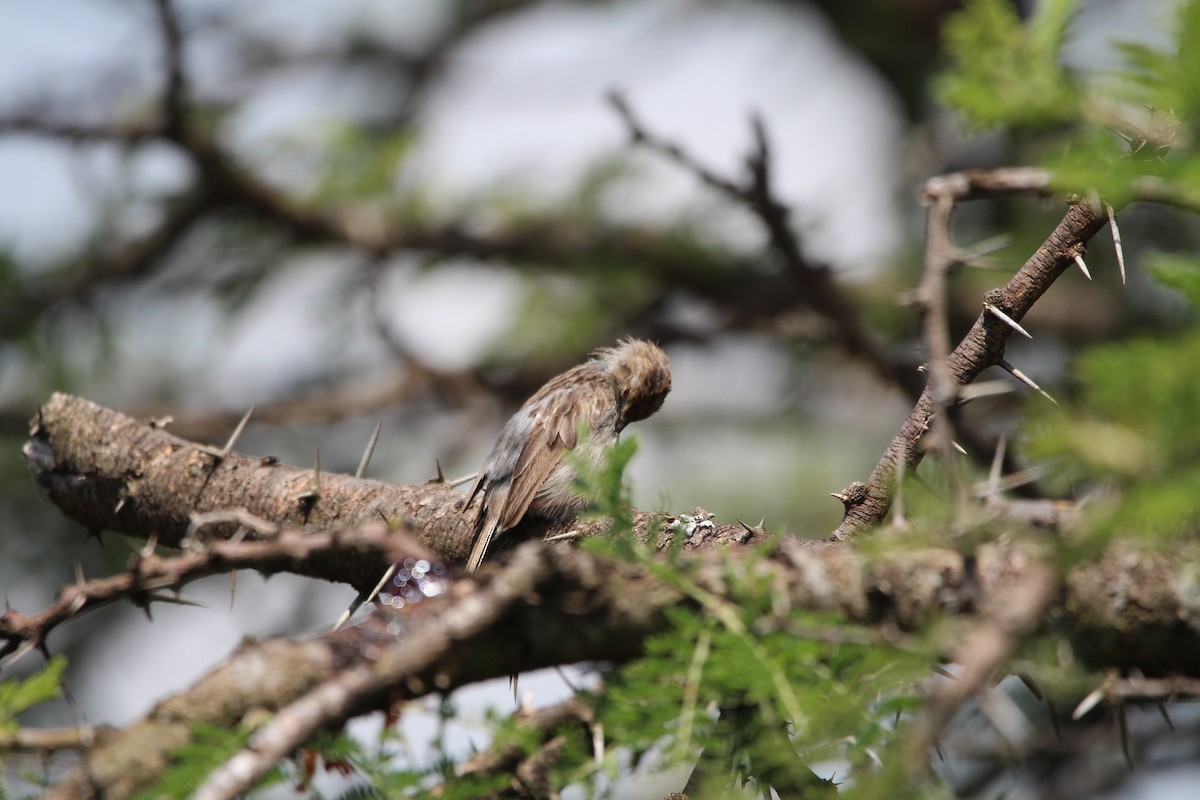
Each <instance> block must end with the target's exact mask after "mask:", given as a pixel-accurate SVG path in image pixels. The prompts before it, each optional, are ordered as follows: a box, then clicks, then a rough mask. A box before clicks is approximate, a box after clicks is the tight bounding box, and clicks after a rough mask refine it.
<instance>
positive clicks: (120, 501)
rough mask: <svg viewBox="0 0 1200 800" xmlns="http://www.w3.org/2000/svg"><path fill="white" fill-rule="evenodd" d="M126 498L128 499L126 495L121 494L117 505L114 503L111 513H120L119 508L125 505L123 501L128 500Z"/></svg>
mask: <svg viewBox="0 0 1200 800" xmlns="http://www.w3.org/2000/svg"><path fill="white" fill-rule="evenodd" d="M128 499H129V498H128V497H127V496H125V495H124V494H122V495H121V499H120V500H118V501H117V505H116V507H115V508H114V509H113V513H114V514H120V513H121V509H122V508H124V507H125V501H126V500H128Z"/></svg>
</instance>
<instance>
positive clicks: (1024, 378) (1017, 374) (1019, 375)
mask: <svg viewBox="0 0 1200 800" xmlns="http://www.w3.org/2000/svg"><path fill="white" fill-rule="evenodd" d="M998 363H999V364H1000V366H1001V367H1004V369H1006V370H1008V372H1009V374H1011V375H1012V376H1013V377H1014V378H1016V379H1017V380H1019V381H1020V382H1021V383H1023V384H1025V385H1026V386H1028V387H1029V388H1030V389H1033V390H1034V391H1035V392H1037V393H1038V394H1040V395H1041V396H1042V397H1044V398H1046V399H1047V400H1049V401H1050V402H1051V403H1054V405H1058V401H1057V400H1055V399H1054V398H1053V397H1051V396H1050V395H1049V394H1047V393H1046V391H1045V390H1044V389H1042V387H1040V386H1038V385H1037V384H1036V383H1034V382H1033V379H1032V378H1030V377H1029V376H1028V375H1026V374H1025V373H1024V372H1021V370H1019V369H1017V368H1016V367H1014V366H1013V365H1012V364H1010V363H1008V361H1006V360H1005V359H1003V358H1002V359H1000V361H999V362H998Z"/></svg>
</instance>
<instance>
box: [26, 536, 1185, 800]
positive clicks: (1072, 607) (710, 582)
mask: <svg viewBox="0 0 1200 800" xmlns="http://www.w3.org/2000/svg"><path fill="white" fill-rule="evenodd" d="M1130 556H1131V553H1130V552H1127V551H1119V550H1117V551H1113V552H1112V553H1109V554H1105V555H1103V556H1102V557H1101V558H1100V559H1098V560H1097V561H1096V562H1095V563H1093V564H1090V565H1087V566H1084V567H1081V568H1079V569H1077V570H1076V571H1075V572H1073V573H1072V574H1071V576H1070V577H1069V579H1068V580H1067V581H1066V582H1065V583H1064V584H1063V585H1061V586H1059V585H1057V584H1056V583H1054V582H1053V581H1051V582H1046V581H1045V578H1046V576H1047V575H1048V571H1047V568H1046V566H1045V565H1044V563H1043V562H1042V561H1041V559H1040V556H1039V554H1038V553H1037V552H1036V551H1035V550H1032V549H1030V548H1028V547H1023V546H1017V545H1012V544H986V545H982V546H980V547H979V548H977V549H976V550H975V551H974V552H973V553H972V554H969V555H964V554H962V553H956V552H953V551H949V550H939V549H929V550H920V551H905V552H892V553H888V554H883V555H880V556H876V557H871V558H868V557H865V556H863V555H861V554H858V553H856V552H854V551H853V550H852V549H851V548H850V547H848V546H845V545H839V544H830V543H809V544H804V543H802V542H800V541H798V540H794V539H786V540H783V541H781V542H779V544H778V546H777V547H776V548H774V550H772V551H771V552H762V551H761V550H759V551H758V552H755V551H754V549H752V548H732V549H725V550H705V551H697V552H695V553H693V554H690V555H687V556H685V557H684V558H683V559H681V561H680V562H678V564H677V565H676V567H675V568H674V570H672V571H670V572H663V571H653V570H648V569H646V568H645V567H644V566H642V565H638V564H631V563H623V562H618V561H613V560H611V559H609V558H606V557H603V556H598V555H595V554H591V553H587V552H584V551H581V550H578V549H576V548H569V547H546V546H544V545H540V544H536V543H527V544H525V545H523V546H522V547H521V548H520V549H518V551H517V552H516V553H514V556H513V558H512V559H510V561H509V562H508V563H507V564H506V565H504V566H502V567H496V568H489V569H485V570H483V571H482V572H480V573H478V574H476V575H474V576H464V577H460V578H456V579H451V580H449V582H448V583H447V584H445V586H444V587H442V588H439V589H438V591H436V592H430V593H429V596H428V597H426V598H425V599H423V600H420V601H419V602H417V603H416V604H410V605H408V606H407V607H405V608H404V609H403V610H401V611H399V612H393V611H392V610H390V609H386V608H385V609H383V610H382V611H381V612H378V613H376V614H375V615H373V616H372V617H370V618H368V620H367V622H366V623H365V624H364V625H363V626H361V627H358V628H351V629H345V630H341V631H336V632H333V633H328V634H323V635H321V636H319V637H316V638H313V639H309V640H305V641H288V640H269V641H266V642H263V643H261V644H255V645H247V646H244V647H242V648H241V649H239V651H237V652H236V653H234V654H233V655H232V656H230V658H229V659H228V660H227V661H226V662H225V663H223V664H222V665H220V666H218V667H217V668H215V669H214V670H213V672H211V673H210V674H209V675H208V676H206V677H205V678H203V679H202V680H201V681H200V682H199V683H197V684H196V685H195V686H194V687H192V688H191V689H188V690H186V691H184V692H183V693H181V694H179V695H177V696H175V697H173V698H170V699H168V700H166V701H164V702H163V703H160V704H159V706H158V707H156V708H155V709H154V710H153V711H151V712H150V714H149V715H148V716H147V717H146V718H145V719H144V720H142V721H140V722H138V723H135V724H134V725H133V726H131V727H130V728H128V729H126V730H124V731H121V732H118V733H115V734H113V735H112V736H109V737H106V738H104V740H103V741H102V742H100V743H99V744H98V745H97V746H96V747H94V748H92V749H91V750H89V752H88V753H86V754H85V756H84V764H83V765H82V766H81V767H80V768H79V769H78V770H77V771H76V772H75V773H73V774H72V776H71V777H70V778H69V779H68V780H66V781H64V782H63V783H62V784H60V785H59V786H57V787H55V793H52V794H51V795H49V796H50V797H78V796H95V795H96V794H97V793H98V792H107V793H108V794H107V795H106V796H108V797H120V796H126V795H127V794H128V793H130V792H132V791H134V790H136V788H137V787H138V786H139V785H146V784H148V783H149V782H152V781H153V780H154V777H155V774H156V773H154V770H155V769H161V767H156V766H155V765H163V764H165V763H166V762H167V760H168V759H169V754H170V752H171V750H173V749H177V748H178V747H180V746H182V745H183V744H185V743H186V742H187V741H188V738H189V737H190V736H191V733H190V731H191V730H192V726H194V724H195V723H196V722H209V723H212V724H216V725H225V726H230V725H234V724H237V723H238V721H239V720H242V719H244V718H246V717H247V715H250V714H251V712H252V711H253V709H262V708H265V709H268V710H271V711H275V712H277V713H276V714H275V715H274V716H273V718H272V720H273V721H272V722H269V723H267V726H266V727H264V728H262V729H261V732H260V734H258V735H256V737H255V738H253V739H252V740H251V742H250V743H249V745H248V748H247V749H246V750H245V751H243V752H242V753H241V754H239V755H238V756H236V757H235V759H234V760H232V761H230V762H228V763H227V765H226V768H225V769H224V770H223V771H222V772H220V773H218V776H217V778H214V781H216V780H218V778H219V780H220V786H215V785H214V786H213V787H212V788H213V793H212V794H211V795H209V796H210V797H230V796H233V795H234V794H236V792H237V791H238V790H239V787H245V786H248V785H249V782H250V781H252V779H253V776H254V775H255V774H257V773H258V772H259V771H260V770H261V769H262V768H263V767H264V765H266V763H267V762H268V761H270V760H272V759H278V758H281V757H284V756H286V755H287V753H289V752H291V750H292V749H294V748H295V747H297V746H299V745H300V744H301V743H302V742H303V741H305V739H306V738H307V736H308V735H309V733H310V732H311V731H312V730H315V729H316V728H317V727H320V726H323V725H336V724H337V723H339V722H341V721H344V720H346V719H348V718H350V717H352V716H357V715H359V714H362V713H365V712H367V711H369V710H372V709H380V708H385V707H387V706H388V705H390V704H391V703H394V702H395V701H397V700H403V699H407V698H413V697H417V696H421V695H424V694H427V693H429V692H432V691H448V690H450V689H453V688H454V687H457V686H461V685H464V684H466V683H471V682H475V681H479V680H483V679H485V678H489V677H494V676H500V675H507V674H510V673H512V672H513V671H517V670H527V669H534V668H538V667H544V666H549V665H552V664H563V663H575V662H578V661H623V660H626V659H629V658H634V657H636V656H637V655H638V654H639V653H640V650H641V647H642V642H643V641H644V639H645V637H646V636H648V635H651V634H652V633H654V632H656V631H659V630H663V629H664V628H665V626H667V625H668V624H669V622H668V616H667V612H668V611H669V610H672V609H678V608H680V607H681V606H682V607H694V608H695V609H696V610H697V611H702V607H701V606H699V605H698V603H699V601H698V600H697V599H696V597H695V592H694V590H690V591H685V590H684V589H682V588H681V587H680V586H678V585H676V584H675V583H674V582H673V581H672V580H670V577H669V576H670V575H671V572H673V571H678V570H682V571H683V574H686V575H687V576H688V578H689V581H690V582H691V585H692V586H693V587H696V588H698V589H699V590H700V591H702V592H704V593H707V594H708V595H711V596H712V597H713V598H718V599H720V600H721V601H722V602H731V603H736V602H737V598H736V597H734V596H732V595H731V592H733V591H735V590H734V589H732V588H731V587H736V586H745V587H749V586H757V587H763V588H764V590H769V591H770V593H771V596H772V598H773V600H772V602H771V603H765V604H757V606H756V607H758V608H760V609H762V610H761V611H760V613H759V617H758V618H757V619H755V620H754V623H753V624H754V629H755V630H756V631H769V630H776V629H782V630H788V631H793V628H792V627H791V613H792V610H794V609H806V610H810V611H815V612H821V613H836V614H839V615H841V616H842V617H843V618H844V619H845V620H846V621H848V622H851V623H860V624H863V625H868V626H872V627H873V628H874V630H875V631H876V632H877V635H879V636H881V637H884V640H885V641H886V637H888V636H892V637H895V636H896V633H895V632H896V631H906V630H914V629H916V628H918V627H919V626H923V625H926V624H927V622H928V620H929V618H930V615H931V614H932V613H936V612H938V611H945V612H951V613H954V614H956V615H957V616H958V617H959V619H960V620H961V622H962V624H963V625H966V626H968V630H970V627H969V626H971V625H978V626H979V628H978V630H979V631H982V632H983V633H982V634H981V635H983V636H985V638H986V637H992V633H997V634H999V635H997V636H994V637H992V638H989V639H988V641H989V642H991V644H990V645H989V646H987V647H981V648H980V652H979V653H977V654H972V653H968V652H965V651H963V650H962V648H963V647H964V646H965V645H966V643H967V642H976V643H977V644H978V643H979V642H980V641H981V640H979V639H973V638H972V637H971V636H968V637H967V638H966V639H964V640H962V642H960V643H958V645H957V646H956V645H955V643H954V639H955V638H957V637H951V639H950V641H948V642H946V645H947V646H948V648H951V649H954V650H955V651H956V652H959V654H960V655H961V656H962V658H963V660H964V664H966V665H971V664H974V666H973V667H970V671H969V677H970V680H969V681H967V682H965V683H964V687H966V689H965V690H966V691H968V693H969V692H970V691H972V688H971V687H974V686H979V685H982V683H983V682H985V681H986V679H987V676H988V675H990V674H991V671H992V670H993V669H997V668H1002V666H1003V664H1004V662H1005V661H1006V659H1007V652H1008V651H1007V647H1006V646H1005V645H1004V642H1006V641H1011V637H1013V636H1019V635H1023V634H1026V633H1032V632H1035V631H1039V632H1055V633H1059V634H1061V635H1063V636H1064V637H1066V638H1067V639H1068V640H1069V641H1070V642H1071V644H1072V646H1073V647H1074V648H1075V650H1076V652H1077V653H1078V654H1079V656H1080V658H1081V659H1083V660H1084V663H1085V664H1087V665H1088V666H1092V667H1097V668H1105V667H1113V668H1117V669H1125V670H1127V669H1128V668H1129V667H1130V664H1129V663H1126V662H1127V661H1128V660H1129V659H1134V660H1136V661H1137V663H1138V666H1140V667H1141V668H1142V669H1143V670H1144V671H1145V672H1146V674H1150V675H1157V674H1172V673H1175V674H1180V675H1191V676H1192V677H1195V676H1194V675H1193V673H1194V672H1195V665H1196V664H1200V657H1198V656H1200V624H1197V623H1196V621H1195V620H1194V619H1193V620H1192V621H1191V622H1190V623H1189V622H1182V620H1185V619H1187V617H1186V612H1185V609H1186V608H1187V607H1188V603H1189V602H1190V597H1189V595H1188V592H1187V590H1186V588H1185V582H1184V581H1183V580H1182V576H1183V575H1184V574H1185V573H1186V572H1187V570H1188V568H1187V566H1186V564H1183V563H1182V562H1181V561H1180V560H1179V559H1177V558H1174V557H1173V556H1170V555H1166V554H1154V553H1140V554H1139V555H1138V559H1139V563H1138V565H1137V567H1136V570H1137V571H1138V572H1139V574H1138V581H1137V583H1136V584H1134V585H1133V586H1134V587H1135V590H1136V593H1135V595H1134V596H1131V597H1117V596H1115V595H1114V594H1113V593H1112V592H1110V591H1108V587H1110V586H1111V585H1112V583H1113V581H1114V577H1113V576H1114V574H1115V573H1118V572H1127V571H1129V570H1130V569H1131V567H1130ZM1031 587H1035V588H1036V589H1037V590H1036V591H1032V592H1031V591H1030V589H1031ZM1097 625H1102V626H1105V629H1106V630H1107V631H1108V632H1109V634H1110V635H1111V632H1112V631H1117V630H1119V631H1122V634H1121V635H1122V636H1123V637H1124V638H1123V641H1121V642H1120V643H1117V644H1115V645H1114V646H1112V647H1104V648H1100V649H1096V648H1094V647H1093V648H1090V649H1089V648H1088V646H1087V640H1089V639H1094V638H1095V637H1096V634H1097V628H1096V626H1097ZM780 626H783V627H782V628H780ZM989 626H995V627H994V630H993V629H992V628H991V627H989ZM889 632H890V633H889ZM1168 632H1169V635H1168ZM794 635H805V633H804V632H803V631H798V632H795V634H794ZM817 635H818V636H819V635H820V632H817ZM1117 662H1120V663H1117ZM949 691H952V692H959V691H962V690H960V689H957V688H954V689H951V690H949ZM934 721H935V722H936V720H934ZM151 732H153V733H151ZM147 773H151V774H147Z"/></svg>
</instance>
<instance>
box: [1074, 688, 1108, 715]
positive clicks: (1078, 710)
mask: <svg viewBox="0 0 1200 800" xmlns="http://www.w3.org/2000/svg"><path fill="white" fill-rule="evenodd" d="M1103 699H1104V687H1100V688H1098V689H1093V690H1092V691H1091V692H1090V693H1089V694H1088V696H1087V697H1085V698H1083V700H1081V701H1079V705H1077V706H1075V710H1074V711H1072V712H1071V719H1073V720H1080V719H1082V718H1083V715H1084V714H1086V713H1088V712H1089V711H1091V710H1092V709H1093V708H1095V707H1096V704H1097V703H1099V702H1100V701H1101V700H1103Z"/></svg>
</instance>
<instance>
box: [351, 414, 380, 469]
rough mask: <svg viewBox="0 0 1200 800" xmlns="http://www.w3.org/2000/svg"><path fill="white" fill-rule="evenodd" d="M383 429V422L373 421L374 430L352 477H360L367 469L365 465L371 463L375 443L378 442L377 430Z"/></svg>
mask: <svg viewBox="0 0 1200 800" xmlns="http://www.w3.org/2000/svg"><path fill="white" fill-rule="evenodd" d="M381 430H383V423H382V422H376V423H375V431H374V432H373V433H372V434H371V440H370V441H369V442H367V449H366V450H365V451H364V452H363V455H362V460H361V461H359V462H358V469H356V470H354V477H356V478H361V477H362V476H363V474H364V473H365V472H366V471H367V465H368V464H370V463H371V456H372V455H374V454H375V445H376V444H377V443H378V442H379V432H380V431H381Z"/></svg>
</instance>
